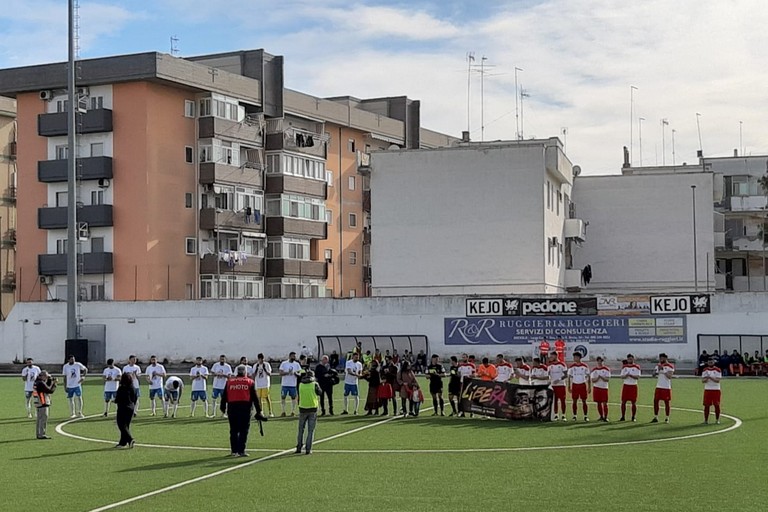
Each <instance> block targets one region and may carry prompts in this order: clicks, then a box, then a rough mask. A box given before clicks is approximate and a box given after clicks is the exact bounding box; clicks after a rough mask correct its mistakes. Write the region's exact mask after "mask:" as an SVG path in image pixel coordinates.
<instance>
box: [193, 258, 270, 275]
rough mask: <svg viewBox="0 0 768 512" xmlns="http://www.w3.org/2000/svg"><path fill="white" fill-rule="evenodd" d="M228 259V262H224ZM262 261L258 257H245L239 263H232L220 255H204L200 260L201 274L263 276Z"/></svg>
mask: <svg viewBox="0 0 768 512" xmlns="http://www.w3.org/2000/svg"><path fill="white" fill-rule="evenodd" d="M227 259H229V261H225V260H227ZM263 262H264V259H263V258H261V257H259V256H247V257H246V258H245V259H241V260H239V261H236V262H235V261H232V260H231V259H230V258H228V257H225V256H224V253H221V254H206V255H205V256H203V259H202V260H200V273H201V274H219V273H221V274H259V275H261V274H263V273H264V269H263Z"/></svg>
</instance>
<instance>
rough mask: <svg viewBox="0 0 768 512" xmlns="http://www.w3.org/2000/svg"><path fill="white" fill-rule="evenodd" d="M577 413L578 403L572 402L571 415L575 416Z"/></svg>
mask: <svg viewBox="0 0 768 512" xmlns="http://www.w3.org/2000/svg"><path fill="white" fill-rule="evenodd" d="M577 412H579V403H578V402H577V401H576V400H574V401H573V415H574V416H576V413H577Z"/></svg>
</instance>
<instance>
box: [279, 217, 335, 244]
mask: <svg viewBox="0 0 768 512" xmlns="http://www.w3.org/2000/svg"><path fill="white" fill-rule="evenodd" d="M267 235H268V236H290V235H299V236H307V237H309V238H319V239H323V240H324V239H325V238H327V237H328V224H326V223H325V222H322V221H316V220H306V219H294V218H291V217H269V218H267Z"/></svg>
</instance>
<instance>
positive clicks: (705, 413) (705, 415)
mask: <svg viewBox="0 0 768 512" xmlns="http://www.w3.org/2000/svg"><path fill="white" fill-rule="evenodd" d="M704 421H705V422H707V421H709V406H706V407H705V408H704Z"/></svg>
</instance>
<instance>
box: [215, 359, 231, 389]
mask: <svg viewBox="0 0 768 512" xmlns="http://www.w3.org/2000/svg"><path fill="white" fill-rule="evenodd" d="M211 374H213V389H224V388H225V387H227V380H229V377H230V376H231V375H232V367H231V366H230V365H229V363H214V365H213V366H211Z"/></svg>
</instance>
